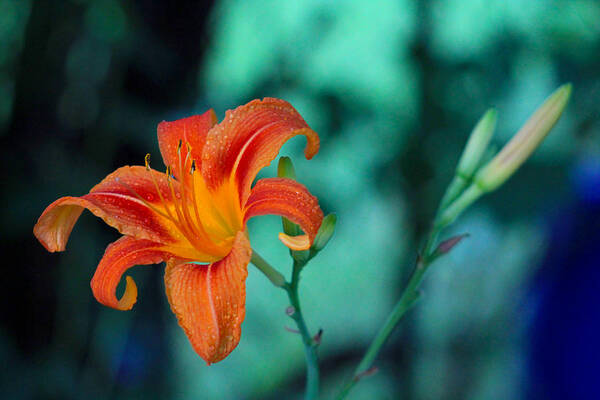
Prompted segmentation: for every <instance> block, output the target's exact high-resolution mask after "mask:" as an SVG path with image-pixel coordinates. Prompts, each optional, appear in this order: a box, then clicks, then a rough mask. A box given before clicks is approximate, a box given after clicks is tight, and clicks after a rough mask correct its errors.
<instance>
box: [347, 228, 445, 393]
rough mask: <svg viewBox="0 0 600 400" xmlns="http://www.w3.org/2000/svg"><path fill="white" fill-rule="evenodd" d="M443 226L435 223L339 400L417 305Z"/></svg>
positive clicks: (369, 365)
mask: <svg viewBox="0 0 600 400" xmlns="http://www.w3.org/2000/svg"><path fill="white" fill-rule="evenodd" d="M441 228H442V227H437V226H436V225H435V224H434V228H433V229H432V231H431V233H430V234H429V237H428V238H427V241H426V242H425V245H424V246H423V250H422V252H421V255H420V256H419V257H418V258H417V261H416V265H415V268H414V270H413V272H412V274H411V276H410V278H409V280H408V283H407V284H406V287H405V288H404V291H403V292H402V295H401V296H400V299H399V300H398V302H397V303H396V305H395V306H394V309H393V310H392V312H391V313H390V315H389V316H388V318H387V320H386V321H385V323H384V324H383V326H382V327H381V329H379V332H377V335H376V336H375V339H373V341H372V342H371V345H370V346H369V348H368V349H367V351H366V353H365V355H364V356H363V358H362V360H360V363H359V364H358V367H356V369H355V370H354V375H353V377H352V380H350V382H348V383H347V384H346V385H345V386H344V387H343V389H342V391H341V392H340V394H339V395H338V397H337V399H338V400H341V399H344V398H345V397H346V396H347V395H348V393H349V392H350V390H352V388H353V387H354V385H356V383H357V382H358V381H359V380H360V378H361V377H362V376H364V375H365V373H367V372H368V371H369V370H370V369H371V367H372V365H373V362H374V361H375V359H376V358H377V355H378V354H379V352H380V351H381V348H382V347H383V345H384V344H385V342H386V341H387V340H388V338H389V337H390V335H391V334H392V332H393V331H394V328H396V326H397V325H398V323H399V322H400V320H401V319H402V317H403V316H404V315H405V314H406V312H407V311H408V310H410V309H411V308H412V306H414V305H415V303H416V301H417V300H418V299H419V291H418V289H419V285H420V284H421V281H422V280H423V276H424V275H425V271H427V267H428V266H429V264H430V263H431V261H432V259H431V255H432V254H433V250H432V248H433V246H434V244H435V241H436V239H437V236H438V234H439V232H440V230H441Z"/></svg>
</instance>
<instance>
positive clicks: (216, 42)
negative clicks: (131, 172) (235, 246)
mask: <svg viewBox="0 0 600 400" xmlns="http://www.w3.org/2000/svg"><path fill="white" fill-rule="evenodd" d="M598 21H600V3H598V2H596V1H592V0H578V1H568V0H564V1H559V0H556V1H550V0H548V1H531V2H523V1H517V0H508V1H506V0H495V1H483V0H482V1H479V0H471V1H469V0H450V1H424V2H421V1H411V0H400V1H384V0H372V1H368V2H367V1H353V0H347V1H339V2H330V1H324V0H309V1H285V2H283V1H257V2H249V1H242V0H231V1H220V2H215V3H197V2H192V1H188V2H177V3H175V2H153V1H149V0H148V1H132V0H127V1H117V0H98V1H91V0H90V1H85V0H72V1H60V2H59V1H39V2H38V1H35V2H34V1H30V0H0V129H1V130H0V143H1V145H2V146H1V148H2V157H1V158H2V161H1V162H2V164H0V165H1V166H2V171H3V173H2V196H1V200H0V201H1V207H0V218H1V222H2V223H1V236H0V237H1V238H2V240H1V242H2V254H3V255H4V256H5V262H4V267H3V283H4V284H3V285H2V286H3V290H2V294H3V299H2V300H3V301H2V302H1V304H2V305H1V306H0V310H1V325H0V327H1V328H0V360H3V361H4V362H3V363H2V365H0V371H1V372H0V396H1V397H2V398H7V399H83V398H85V399H129V398H145V399H162V398H169V399H190V398H194V399H281V398H292V399H294V398H301V393H302V391H303V382H304V364H303V362H304V361H303V350H302V347H301V344H300V339H299V337H297V336H296V335H294V334H292V333H289V332H287V331H286V330H285V329H284V326H292V321H291V320H290V319H289V318H288V317H287V316H286V315H285V314H284V310H285V308H286V306H287V305H288V304H287V299H286V297H285V294H284V292H283V291H280V290H277V289H275V288H273V287H272V286H271V285H270V284H269V282H268V281H267V280H266V279H265V277H264V276H262V275H261V274H260V273H259V272H258V271H257V270H256V269H255V268H253V267H249V276H248V281H247V285H248V287H247V314H246V320H245V322H244V324H243V334H242V340H241V342H240V344H239V346H238V348H237V349H236V350H235V351H234V352H233V353H232V354H231V355H230V356H229V357H228V358H226V359H225V360H224V361H222V362H220V363H218V364H215V365H213V366H210V367H207V366H206V365H205V364H204V362H203V361H202V360H201V359H200V358H199V357H198V356H197V355H196V354H195V353H194V352H193V351H192V349H191V346H190V345H189V343H188V342H187V339H186V337H185V335H184V333H183V331H182V330H181V329H180V328H179V326H178V325H177V323H176V320H175V318H174V316H173V315H172V313H171V312H170V310H169V307H168V304H167V301H166V296H165V294H164V287H163V281H162V279H163V275H162V274H163V267H162V266H152V267H137V268H134V269H133V270H132V271H133V276H134V278H135V280H136V282H137V284H138V287H139V298H138V303H137V304H136V306H135V307H134V309H133V310H132V311H130V312H118V311H115V310H112V309H108V308H105V307H103V306H101V305H100V304H98V303H97V302H96V301H95V300H94V298H93V296H92V294H91V291H90V289H89V280H90V279H91V277H92V275H93V272H94V269H95V266H96V265H97V263H98V261H99V260H100V258H101V256H102V254H103V252H104V249H105V247H106V245H108V244H109V243H110V242H112V241H114V240H116V238H117V237H118V233H117V232H115V231H113V230H111V229H110V228H108V227H106V226H105V225H103V223H101V221H100V220H97V219H96V218H94V217H93V216H92V215H91V214H89V213H85V214H84V215H83V216H82V218H81V219H80V221H79V223H78V224H77V226H76V228H75V229H74V231H73V234H72V236H71V240H70V242H69V245H68V248H67V251H66V252H64V253H60V254H50V253H47V252H46V251H45V250H44V249H43V247H42V246H41V245H40V244H39V243H37V241H35V238H34V237H33V235H32V228H33V225H34V223H35V221H36V219H37V217H38V216H39V215H40V214H41V212H42V211H43V210H44V208H45V207H46V206H47V205H48V204H50V203H51V202H52V201H54V200H55V199H57V198H59V197H61V196H65V195H82V194H84V193H86V192H87V191H88V190H89V189H90V188H91V187H92V186H93V185H94V184H96V183H97V182H99V181H100V180H101V179H102V178H104V176H106V175H107V174H108V173H110V172H111V171H113V170H114V169H116V168H118V167H119V166H122V165H126V164H131V165H136V164H138V165H139V164H143V159H144V155H145V154H146V153H151V154H152V156H153V160H154V161H153V166H154V167H155V168H162V165H160V164H159V159H160V157H159V152H158V146H157V142H156V125H157V124H158V123H159V122H160V121H162V120H174V119H178V118H182V117H185V116H188V115H192V114H199V113H202V112H204V111H205V110H206V109H208V108H214V109H215V111H216V112H217V115H219V117H220V118H222V117H223V115H224V113H225V110H227V109H232V108H235V107H236V106H238V105H240V104H244V103H246V102H248V101H250V100H251V99H254V98H262V97H265V96H272V97H279V98H283V99H285V100H288V101H289V102H291V103H292V104H293V105H294V106H295V107H296V108H297V109H298V111H299V112H300V113H301V114H302V115H303V117H304V118H305V120H306V121H307V122H308V123H309V125H310V126H311V127H312V128H313V129H314V130H316V131H317V132H318V133H319V135H320V137H321V150H320V152H319V154H318V155H317V156H316V157H315V158H314V159H313V160H311V161H307V160H305V159H304V158H303V156H302V149H303V146H304V144H305V141H304V139H300V138H296V139H293V140H291V141H290V142H289V143H288V144H286V145H285V146H284V148H283V149H282V151H281V153H280V154H281V155H289V156H290V157H292V158H293V160H294V163H295V166H296V171H297V175H298V179H299V180H300V181H301V182H302V183H304V184H305V185H306V186H307V187H308V188H309V189H310V191H311V192H312V193H313V194H315V195H316V196H317V197H318V198H319V200H320V204H321V207H322V208H323V210H324V211H325V212H326V213H329V212H335V213H336V214H337V216H338V228H337V232H336V235H335V237H334V239H333V240H332V242H331V243H330V245H329V246H328V247H327V248H326V249H325V250H324V251H323V252H322V253H321V254H320V255H319V256H318V257H317V258H316V259H314V260H313V261H312V262H311V264H310V265H309V266H308V267H307V268H306V270H305V271H304V273H303V276H302V283H301V301H302V304H303V307H304V312H305V317H306V319H307V322H308V325H309V328H310V329H311V331H313V332H316V330H317V329H318V328H322V329H323V330H324V335H323V343H322V345H321V347H320V356H321V363H322V372H323V376H322V378H323V379H322V392H323V398H332V397H333V395H334V394H335V393H336V392H337V390H338V389H339V388H340V387H341V384H342V383H343V382H344V380H345V379H347V378H348V377H349V376H350V374H351V372H352V369H353V368H354V366H355V365H356V364H357V363H358V361H359V359H360V357H361V355H362V353H363V352H364V350H365V348H366V346H367V345H368V343H369V342H370V340H371V339H372V338H373V336H374V335H375V333H376V331H377V329H378V327H379V326H380V325H381V324H382V322H383V321H384V320H385V317H386V315H387V313H388V312H389V311H390V310H391V308H392V306H393V304H394V302H395V300H396V299H397V298H398V297H399V294H400V292H401V289H402V285H403V283H404V282H405V280H406V278H407V276H408V273H409V272H410V268H411V266H412V263H413V262H414V259H415V257H416V250H417V249H418V247H419V245H420V244H421V242H422V240H423V235H424V234H425V233H426V231H427V229H428V226H429V223H430V221H431V219H432V218H433V213H434V211H435V208H436V206H437V202H438V201H439V199H440V198H441V196H442V194H443V192H444V189H445V187H446V185H447V184H448V183H449V181H450V180H451V178H452V175H453V169H454V166H455V164H456V162H457V160H458V158H459V156H460V152H461V149H462V146H463V145H464V143H465V142H466V139H467V137H468V134H469V132H470V130H471V128H472V127H473V126H474V124H475V123H476V121H477V120H478V118H479V117H480V116H481V115H482V114H483V113H484V112H485V110H486V109H487V108H489V107H492V106H494V107H496V108H497V109H498V116H499V120H498V128H497V133H496V135H495V138H494V141H493V142H494V145H495V146H496V148H498V149H499V148H500V147H501V146H502V145H503V144H504V143H505V142H507V141H508V140H509V139H510V137H511V136H512V135H513V134H514V133H515V132H516V131H517V129H518V128H519V126H520V125H521V124H522V123H523V122H524V121H525V120H526V119H527V117H528V115H529V114H531V113H532V112H533V111H534V110H535V108H536V107H537V106H538V105H539V104H541V102H542V101H543V99H544V98H545V97H546V96H547V95H549V94H550V93H551V92H552V91H553V90H554V89H555V88H557V87H558V86H559V85H560V84H562V83H565V82H572V83H573V86H574V90H573V94H572V98H571V102H570V104H569V106H568V108H567V110H566V112H565V115H564V116H563V118H562V119H561V120H560V122H559V124H558V125H557V126H556V128H555V129H554V130H553V131H552V133H551V134H550V136H549V137H548V139H547V140H546V141H545V142H544V143H543V145H542V146H541V147H540V148H539V149H538V150H537V151H536V153H535V154H534V155H533V157H532V158H531V160H529V161H528V162H527V163H526V164H525V165H524V166H523V168H521V170H519V171H518V172H517V174H516V176H514V177H513V178H512V179H511V180H510V181H509V182H508V183H507V184H505V185H504V186H503V187H502V188H501V189H500V190H499V191H497V192H495V193H493V194H491V195H489V196H486V197H484V198H483V199H482V200H480V201H478V202H477V203H476V204H475V205H474V206H473V207H472V208H471V209H469V210H468V211H467V212H466V213H465V214H464V215H463V216H462V217H461V218H460V219H459V220H458V221H457V223H456V224H455V225H454V226H453V227H452V228H451V229H450V230H449V231H448V232H447V233H446V234H445V236H450V235H452V234H453V233H463V232H468V233H470V237H469V238H468V239H467V240H465V241H464V242H463V243H461V244H460V246H459V247H457V248H456V249H455V251H453V252H452V253H451V254H450V255H449V256H448V257H446V258H445V259H443V260H441V261H439V262H437V263H436V264H434V266H433V267H432V269H431V271H430V273H429V274H428V276H427V278H426V281H425V283H424V287H423V293H424V296H423V299H422V300H421V301H420V303H419V304H418V306H417V307H416V308H415V309H414V310H413V311H411V312H410V314H409V315H408V316H407V317H406V318H405V320H404V321H403V322H402V323H401V325H400V328H399V329H398V330H397V331H396V332H395V333H394V334H393V335H392V336H391V338H390V341H389V343H388V344H387V346H386V347H385V348H384V349H383V350H382V353H381V356H380V357H379V359H378V361H377V363H376V364H377V366H378V367H379V372H378V373H377V374H376V375H374V376H372V377H370V378H368V379H365V380H364V381H363V382H361V383H360V385H358V386H357V387H356V389H355V391H354V392H353V393H352V395H351V396H350V398H352V399H371V398H372V399H396V398H402V399H432V400H433V399H474V400H475V399H508V398H510V399H531V398H546V399H548V398H555V397H552V396H560V397H556V398H566V397H568V398H578V399H579V398H581V399H585V398H590V399H592V398H598V397H596V395H598V394H599V393H600V389H599V387H598V383H597V382H598V379H597V371H598V370H600V369H599V368H600V362H599V360H600V347H599V345H598V343H597V340H598V339H597V338H598V337H599V336H598V334H597V333H599V327H598V322H597V321H600V319H599V318H598V317H599V315H598V311H597V310H598V307H597V306H598V304H599V302H600V301H599V297H598V289H600V280H599V275H598V272H597V271H598V268H595V267H598V266H599V265H600V262H599V260H598V256H597V255H596V252H594V251H591V250H592V249H594V248H597V246H598V244H599V243H600V240H599V238H600V222H599V221H600V217H599V215H600V212H599V204H600V190H599V188H600V115H599V112H598V103H599V101H600V80H599V79H598V71H600V58H599V54H600V24H598ZM275 166H276V163H273V165H272V166H270V167H268V168H266V169H265V170H263V171H262V172H261V175H260V176H274V175H275V174H276V171H275ZM249 229H250V235H251V241H252V245H253V247H254V248H255V249H257V250H259V251H260V253H261V255H263V256H264V257H265V258H267V259H268V260H269V261H270V262H271V263H272V264H273V265H276V266H277V267H278V268H279V270H280V271H281V272H283V273H285V274H286V275H288V274H289V273H290V269H291V265H290V264H291V263H290V259H289V257H288V254H287V251H286V249H285V247H283V246H282V245H281V243H280V242H279V241H278V240H277V239H276V236H277V233H278V232H279V231H280V229H281V228H280V219H279V218H277V217H274V216H269V217H263V218H256V219H254V220H252V221H251V222H250V226H249ZM578 371H579V373H578ZM594 371H595V372H594ZM565 396H566V397H565Z"/></svg>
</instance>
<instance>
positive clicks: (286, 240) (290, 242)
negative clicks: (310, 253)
mask: <svg viewBox="0 0 600 400" xmlns="http://www.w3.org/2000/svg"><path fill="white" fill-rule="evenodd" d="M279 240H281V243H283V244H285V245H286V246H287V247H288V248H289V249H291V250H296V251H301V250H308V249H310V239H309V238H308V235H298V236H288V235H286V234H285V233H283V232H282V233H280V234H279Z"/></svg>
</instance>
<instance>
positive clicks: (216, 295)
mask: <svg viewBox="0 0 600 400" xmlns="http://www.w3.org/2000/svg"><path fill="white" fill-rule="evenodd" d="M251 256H252V250H251V248H250V242H249V241H248V238H247V237H246V234H245V233H244V232H238V234H237V236H236V238H235V242H234V245H233V248H232V249H231V252H230V253H229V254H228V255H227V256H226V257H225V258H224V259H222V260H220V261H217V262H215V263H212V264H209V265H197V264H186V263H185V261H181V260H177V259H172V260H169V262H167V269H166V271H165V287H166V292H167V298H168V299H169V304H170V305H171V310H173V313H175V315H176V316H177V320H178V321H179V325H180V326H181V327H182V328H183V330H184V331H185V333H186V335H187V337H188V339H189V341H190V343H191V344H192V347H193V348H194V350H195V351H196V352H197V353H198V354H199V355H200V356H201V357H202V358H203V359H204V360H205V361H206V363H207V364H209V365H210V364H211V363H215V362H218V361H220V360H222V359H223V358H225V357H226V356H227V355H228V354H229V353H231V351H232V350H233V349H234V348H235V347H236V346H237V344H238V343H239V341H240V335H241V325H242V322H243V321H244V316H245V314H246V309H245V304H246V283H245V281H246V276H247V275H248V270H247V266H248V263H249V262H250V257H251Z"/></svg>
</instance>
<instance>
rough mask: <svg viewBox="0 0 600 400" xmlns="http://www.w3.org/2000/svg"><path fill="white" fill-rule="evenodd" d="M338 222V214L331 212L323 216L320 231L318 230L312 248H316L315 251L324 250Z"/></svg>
mask: <svg viewBox="0 0 600 400" xmlns="http://www.w3.org/2000/svg"><path fill="white" fill-rule="evenodd" d="M336 223H337V216H336V215H335V214H329V215H328V216H326V217H325V218H323V222H322V223H321V227H320V228H319V232H317V236H316V237H315V241H314V243H313V245H312V248H311V250H314V251H315V252H317V251H321V250H323V248H324V247H325V246H326V245H327V243H328V242H329V240H330V239H331V237H332V236H333V233H334V232H335V225H336Z"/></svg>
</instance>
